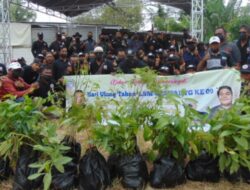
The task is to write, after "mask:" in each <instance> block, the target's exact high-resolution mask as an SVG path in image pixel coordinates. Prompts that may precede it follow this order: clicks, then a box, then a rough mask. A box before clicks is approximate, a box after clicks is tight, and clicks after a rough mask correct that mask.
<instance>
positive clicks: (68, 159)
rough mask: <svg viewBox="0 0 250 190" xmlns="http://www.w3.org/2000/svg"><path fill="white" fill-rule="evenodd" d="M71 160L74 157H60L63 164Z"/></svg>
mask: <svg viewBox="0 0 250 190" xmlns="http://www.w3.org/2000/svg"><path fill="white" fill-rule="evenodd" d="M71 160H72V158H70V157H66V156H64V157H62V158H60V159H59V160H58V162H60V163H61V164H62V165H64V164H67V163H68V162H70V161H71Z"/></svg>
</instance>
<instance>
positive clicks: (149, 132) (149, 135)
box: [143, 126, 152, 141]
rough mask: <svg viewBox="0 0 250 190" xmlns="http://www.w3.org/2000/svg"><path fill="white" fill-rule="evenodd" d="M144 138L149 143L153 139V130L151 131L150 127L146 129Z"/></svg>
mask: <svg viewBox="0 0 250 190" xmlns="http://www.w3.org/2000/svg"><path fill="white" fill-rule="evenodd" d="M143 136H144V139H145V140H146V141H149V140H150V139H151V136H152V130H151V129H150V127H148V126H146V127H144V132H143Z"/></svg>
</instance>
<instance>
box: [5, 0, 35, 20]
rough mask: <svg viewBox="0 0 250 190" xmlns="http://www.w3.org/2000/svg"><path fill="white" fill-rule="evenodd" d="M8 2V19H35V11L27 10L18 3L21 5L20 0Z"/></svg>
mask: <svg viewBox="0 0 250 190" xmlns="http://www.w3.org/2000/svg"><path fill="white" fill-rule="evenodd" d="M12 2H13V3H11V4H10V20H11V21H12V22H33V21H35V20H36V13H35V12H34V11H31V10H27V9H25V8H23V7H22V6H20V5H23V4H24V2H23V1H22V0H14V1H12Z"/></svg>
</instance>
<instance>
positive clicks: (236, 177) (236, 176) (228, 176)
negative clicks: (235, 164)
mask: <svg viewBox="0 0 250 190" xmlns="http://www.w3.org/2000/svg"><path fill="white" fill-rule="evenodd" d="M224 177H225V178H226V179H227V180H228V181H229V182H231V183H236V182H239V181H240V170H238V171H237V172H234V173H232V174H231V173H230V172H229V171H227V170H225V171H224Z"/></svg>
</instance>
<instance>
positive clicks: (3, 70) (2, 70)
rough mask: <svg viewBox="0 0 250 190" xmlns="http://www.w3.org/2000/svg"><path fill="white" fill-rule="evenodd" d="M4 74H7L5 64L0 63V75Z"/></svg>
mask: <svg viewBox="0 0 250 190" xmlns="http://www.w3.org/2000/svg"><path fill="white" fill-rule="evenodd" d="M4 75H7V70H6V66H5V65H4V64H2V63H0V76H4Z"/></svg>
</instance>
